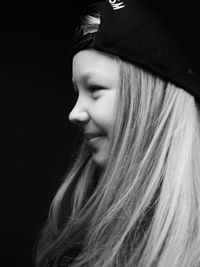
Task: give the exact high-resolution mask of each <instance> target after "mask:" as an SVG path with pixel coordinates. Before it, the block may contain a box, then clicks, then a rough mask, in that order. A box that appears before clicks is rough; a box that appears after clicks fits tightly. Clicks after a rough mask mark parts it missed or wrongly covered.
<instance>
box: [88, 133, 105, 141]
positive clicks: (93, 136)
mask: <svg viewBox="0 0 200 267" xmlns="http://www.w3.org/2000/svg"><path fill="white" fill-rule="evenodd" d="M105 136H106V134H104V133H86V134H85V137H86V139H87V141H90V140H92V139H99V138H102V137H105Z"/></svg>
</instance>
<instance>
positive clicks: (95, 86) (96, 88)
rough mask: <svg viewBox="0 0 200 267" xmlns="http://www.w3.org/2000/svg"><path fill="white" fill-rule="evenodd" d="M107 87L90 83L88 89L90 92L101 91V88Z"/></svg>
mask: <svg viewBox="0 0 200 267" xmlns="http://www.w3.org/2000/svg"><path fill="white" fill-rule="evenodd" d="M103 89H105V88H103V87H102V86H99V85H90V86H88V90H89V91H90V92H95V91H100V90H103Z"/></svg>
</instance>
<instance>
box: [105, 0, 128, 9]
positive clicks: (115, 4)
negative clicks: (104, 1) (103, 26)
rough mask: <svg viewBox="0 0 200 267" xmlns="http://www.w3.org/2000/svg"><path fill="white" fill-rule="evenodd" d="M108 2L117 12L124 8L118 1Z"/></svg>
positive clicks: (110, 0) (109, 0)
mask: <svg viewBox="0 0 200 267" xmlns="http://www.w3.org/2000/svg"><path fill="white" fill-rule="evenodd" d="M108 2H109V3H110V4H111V6H112V8H113V10H118V9H121V8H124V7H125V5H124V3H123V2H122V1H120V0H108Z"/></svg>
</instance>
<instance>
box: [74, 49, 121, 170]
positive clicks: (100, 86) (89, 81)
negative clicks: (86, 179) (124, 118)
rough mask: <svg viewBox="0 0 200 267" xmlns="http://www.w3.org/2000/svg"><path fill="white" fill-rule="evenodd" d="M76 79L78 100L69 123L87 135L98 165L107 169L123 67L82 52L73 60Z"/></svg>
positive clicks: (112, 60)
mask: <svg viewBox="0 0 200 267" xmlns="http://www.w3.org/2000/svg"><path fill="white" fill-rule="evenodd" d="M72 76H73V77H72V80H73V84H74V89H75V91H76V92H77V94H78V98H77V101H76V104H75V106H74V108H73V109H72V111H71V112H70V114H69V120H70V121H71V122H73V123H75V124H77V125H79V126H80V128H81V130H82V131H83V134H84V136H85V138H86V140H87V144H88V148H89V150H90V151H91V153H92V157H93V160H94V162H95V163H96V164H97V165H98V166H105V164H106V162H107V160H108V156H109V150H110V143H111V130H112V128H113V126H114V122H115V118H116V100H117V99H116V98H117V90H118V88H119V65H118V64H117V63H116V61H115V60H114V59H112V58H111V57H109V56H107V55H105V54H103V53H101V52H98V51H96V50H93V49H87V50H82V51H80V52H78V53H77V54H76V55H75V56H74V58H73V69H72Z"/></svg>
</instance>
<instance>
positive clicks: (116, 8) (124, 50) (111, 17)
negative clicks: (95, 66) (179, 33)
mask: <svg viewBox="0 0 200 267" xmlns="http://www.w3.org/2000/svg"><path fill="white" fill-rule="evenodd" d="M94 8H97V9H98V11H99V13H100V19H101V23H100V26H99V29H98V31H97V32H96V33H88V34H85V35H83V34H81V33H80V32H79V33H77V32H76V34H75V38H74V42H73V44H72V51H71V56H74V55H75V54H76V53H77V52H79V51H80V50H83V49H86V48H93V49H96V50H99V51H102V52H106V53H109V54H112V55H115V56H118V57H120V58H121V59H122V60H124V61H127V62H130V63H132V64H135V65H138V66H140V67H142V68H144V69H146V70H148V71H151V72H152V73H154V74H156V75H158V76H160V77H161V78H163V79H164V80H167V81H169V82H171V83H173V84H175V85H177V86H178V87H181V88H183V89H185V90H186V91H188V92H189V93H191V94H192V95H194V96H195V97H196V98H197V99H198V100H200V91H199V85H200V83H199V79H198V76H197V74H196V73H195V70H194V69H193V67H192V65H191V62H189V59H188V57H187V54H186V53H185V52H184V51H183V49H182V47H181V46H180V43H179V42H178V41H177V40H176V36H175V34H174V33H172V31H170V29H169V28H168V26H167V23H166V21H164V20H163V19H162V18H161V16H159V13H158V12H156V11H157V10H154V8H153V7H151V6H150V5H149V4H147V3H144V2H143V1H142V0H140V1H139V0H138V1H137V0H104V1H101V2H97V3H95V4H93V5H90V6H89V7H88V8H87V9H86V10H85V12H84V15H85V14H90V12H91V11H92V10H93V9H94ZM84 15H83V16H84Z"/></svg>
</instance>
